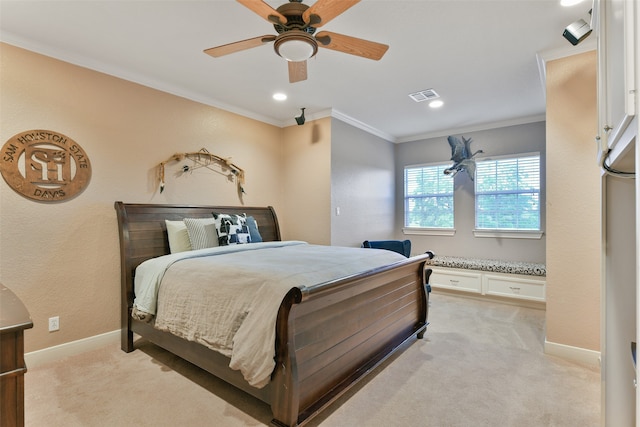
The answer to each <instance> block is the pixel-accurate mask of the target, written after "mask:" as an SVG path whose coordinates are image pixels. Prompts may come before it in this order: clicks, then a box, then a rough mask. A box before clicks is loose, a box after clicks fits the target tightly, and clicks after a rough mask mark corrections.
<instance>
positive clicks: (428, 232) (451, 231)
mask: <svg viewBox="0 0 640 427" xmlns="http://www.w3.org/2000/svg"><path fill="white" fill-rule="evenodd" d="M402 232H403V233H404V234H413V235H420V236H453V235H455V234H456V229H455V228H415V227H406V228H403V229H402Z"/></svg>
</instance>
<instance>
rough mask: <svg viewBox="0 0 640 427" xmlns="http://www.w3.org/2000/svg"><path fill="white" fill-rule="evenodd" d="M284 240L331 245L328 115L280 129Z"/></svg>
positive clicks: (281, 223) (329, 128) (329, 119)
mask: <svg viewBox="0 0 640 427" xmlns="http://www.w3.org/2000/svg"><path fill="white" fill-rule="evenodd" d="M283 147H284V162H283V165H284V166H283V178H282V185H281V188H282V191H283V192H284V195H283V199H284V200H285V206H284V209H282V214H280V215H279V217H280V219H281V220H280V226H281V228H282V235H283V236H282V237H283V239H284V240H292V239H293V240H304V241H306V242H309V243H314V244H320V245H330V244H331V118H330V117H327V118H324V119H319V120H316V121H313V122H307V123H306V124H305V125H304V126H297V125H294V126H290V127H287V128H285V129H284V139H283Z"/></svg>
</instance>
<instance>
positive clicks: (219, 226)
mask: <svg viewBox="0 0 640 427" xmlns="http://www.w3.org/2000/svg"><path fill="white" fill-rule="evenodd" d="M213 218H214V220H215V224H216V231H217V233H218V243H219V244H220V246H226V245H238V244H242V243H251V236H250V234H249V227H248V226H247V215H246V214H241V215H236V214H222V213H217V212H213Z"/></svg>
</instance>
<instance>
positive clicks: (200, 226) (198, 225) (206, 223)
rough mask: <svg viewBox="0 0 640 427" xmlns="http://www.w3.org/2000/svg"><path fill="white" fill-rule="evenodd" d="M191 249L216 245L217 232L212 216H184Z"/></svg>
mask: <svg viewBox="0 0 640 427" xmlns="http://www.w3.org/2000/svg"><path fill="white" fill-rule="evenodd" d="M184 223H185V225H186V226H187V232H188V233H189V241H191V248H192V249H194V250H195V249H205V248H212V247H214V246H218V234H217V233H216V223H215V220H214V219H213V218H185V219H184Z"/></svg>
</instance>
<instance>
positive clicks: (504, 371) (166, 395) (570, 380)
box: [25, 292, 600, 427]
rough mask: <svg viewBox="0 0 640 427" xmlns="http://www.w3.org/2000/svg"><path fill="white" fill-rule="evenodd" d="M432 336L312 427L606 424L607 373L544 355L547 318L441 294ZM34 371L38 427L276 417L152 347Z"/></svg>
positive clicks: (28, 393) (28, 391) (244, 422)
mask: <svg viewBox="0 0 640 427" xmlns="http://www.w3.org/2000/svg"><path fill="white" fill-rule="evenodd" d="M429 321H430V325H429V329H428V331H427V334H426V335H425V339H423V340H415V339H414V340H411V341H410V342H408V343H407V344H406V345H404V346H403V347H402V348H401V349H400V351H398V352H397V353H396V354H394V355H393V356H392V357H391V358H389V359H388V360H387V361H385V362H384V363H383V364H382V365H381V366H380V367H378V368H377V369H376V370H374V371H373V372H372V373H371V375H369V376H368V377H367V378H366V379H365V380H363V381H361V382H359V383H358V384H357V385H356V386H355V387H353V388H352V389H351V390H350V391H349V392H347V393H345V395H343V396H342V397H341V398H340V399H338V400H337V401H336V402H335V403H334V404H332V405H331V406H330V407H328V408H327V409H326V410H325V411H323V412H322V413H320V414H319V415H318V416H316V417H315V418H313V419H312V420H311V421H310V422H309V423H308V424H307V426H309V427H352V426H367V427H378V426H380V427H382V426H385V427H392V426H417V427H480V426H491V427H493V426H514V427H515V426H517V427H547V426H557V427H572V426H576V427H577V426H580V427H589V426H594V427H595V426H599V425H600V371H599V369H597V368H593V367H589V366H583V365H580V364H576V363H573V362H569V361H566V360H563V359H560V358H557V357H553V356H549V355H545V354H544V353H543V342H544V311H542V310H536V309H531V308H523V307H516V306H512V305H506V304H500V303H495V302H489V301H478V300H473V299H469V298H464V297H457V296H451V295H446V294H442V293H436V292H434V293H432V294H431V306H430V309H429ZM136 345H137V347H138V349H137V350H136V351H134V352H132V353H129V354H126V353H124V352H122V351H121V350H120V349H119V348H118V347H117V346H108V347H105V348H102V349H99V350H95V351H91V352H87V353H83V354H80V355H76V356H71V357H68V358H66V359H64V360H60V361H56V362H53V363H49V364H44V365H41V366H38V367H35V368H33V369H30V370H29V371H28V373H27V375H26V376H25V422H26V425H27V426H28V427H42V426H51V427H58V426H64V427H75V426H78V427H85V426H96V427H98V426H100V427H102V426H215V427H235V426H238V427H240V426H242V427H244V426H264V425H269V422H270V420H271V413H270V409H269V407H268V406H267V405H266V404H264V403H262V402H260V401H259V400H257V399H255V398H253V397H251V396H248V395H246V394H245V393H243V392H240V391H238V390H236V389H235V388H233V387H231V386H229V385H227V384H226V383H224V382H222V381H220V380H218V379H216V378H214V377H212V376H211V375H209V374H207V373H206V372H203V371H202V370H200V369H198V368H197V367H195V366H193V365H191V364H189V363H187V362H185V361H183V360H181V359H179V358H177V357H175V356H173V355H172V354H170V353H167V352H166V351H164V350H162V349H160V348H158V347H156V346H154V345H153V344H150V343H148V342H145V341H138V342H137V344H136Z"/></svg>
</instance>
